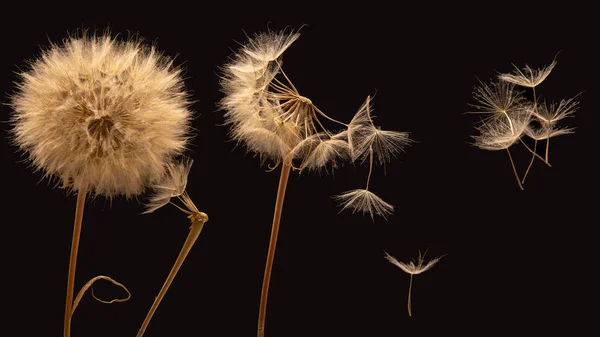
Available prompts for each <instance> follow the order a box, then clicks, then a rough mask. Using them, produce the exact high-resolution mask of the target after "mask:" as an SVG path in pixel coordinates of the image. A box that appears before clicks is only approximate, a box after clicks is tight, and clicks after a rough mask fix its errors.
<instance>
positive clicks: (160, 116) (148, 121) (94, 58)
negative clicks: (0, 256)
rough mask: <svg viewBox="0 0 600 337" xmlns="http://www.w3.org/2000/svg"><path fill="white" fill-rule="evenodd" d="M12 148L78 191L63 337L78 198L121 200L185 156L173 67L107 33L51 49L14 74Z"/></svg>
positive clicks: (179, 88)
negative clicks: (16, 74) (175, 157)
mask: <svg viewBox="0 0 600 337" xmlns="http://www.w3.org/2000/svg"><path fill="white" fill-rule="evenodd" d="M17 89H18V90H17V92H16V93H15V94H14V95H13V96H12V107H13V110H14V114H13V115H12V117H11V122H12V124H13V126H14V128H13V130H12V133H13V137H14V143H15V144H16V145H18V146H19V148H20V149H21V150H22V151H24V152H25V153H27V154H28V156H29V159H30V160H31V162H32V164H33V166H34V167H35V168H36V169H37V170H41V171H43V173H44V175H45V176H46V177H56V178H58V179H59V180H60V181H62V183H63V186H65V187H67V188H69V189H70V190H72V191H75V192H77V195H78V197H77V209H76V212H75V226H74V231H73V243H72V248H71V258H70V267H69V277H68V285H67V300H66V302H67V303H66V310H65V336H67V337H68V336H69V335H70V317H71V311H72V305H73V284H74V277H75V262H76V258H77V250H78V245H79V235H80V231H81V222H82V218H83V208H84V204H85V196H86V194H94V195H103V196H106V197H108V198H112V197H115V196H117V195H125V196H126V197H130V196H134V195H138V194H140V193H142V192H143V191H144V189H145V187H146V186H147V185H148V184H151V183H153V182H155V181H156V180H157V179H159V178H160V177H161V176H162V175H163V172H164V169H165V166H166V163H168V162H169V161H170V160H171V159H172V157H173V156H175V155H177V154H179V153H181V152H182V151H183V150H184V147H185V145H186V142H187V139H188V132H189V121H190V115H191V113H190V111H189V110H188V107H189V101H188V100H187V97H188V95H187V94H186V92H185V91H184V87H183V81H182V79H181V76H180V71H179V70H178V69H175V68H174V67H173V66H172V63H171V61H170V59H168V58H167V57H165V56H162V55H161V54H160V53H159V52H157V51H156V50H155V49H154V48H149V47H146V46H144V45H143V44H142V42H141V41H139V40H133V39H129V40H124V41H118V40H117V39H115V38H113V37H110V36H109V35H108V34H106V35H102V36H89V35H87V34H85V33H84V34H83V35H82V36H81V37H69V38H67V39H65V40H64V41H63V43H62V44H61V45H57V44H52V45H51V46H50V48H48V49H46V50H44V51H43V52H42V55H41V56H40V57H39V58H38V59H36V60H34V61H32V62H31V63H30V69H29V70H28V71H25V72H23V73H21V74H20V82H19V83H17Z"/></svg>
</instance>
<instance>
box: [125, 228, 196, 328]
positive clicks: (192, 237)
mask: <svg viewBox="0 0 600 337" xmlns="http://www.w3.org/2000/svg"><path fill="white" fill-rule="evenodd" d="M204 223H205V219H198V220H196V221H194V222H192V227H191V229H190V233H189V234H188V236H187V238H186V239H185V243H184V244H183V247H182V248H181V251H180V252H179V256H177V260H175V264H174V265H173V268H172V269H171V272H170V273H169V276H168V277H167V280H166V281H165V283H164V284H163V286H162V288H161V289H160V292H159V293H158V296H156V298H155V299H154V303H153V304H152V307H151V308H150V311H148V314H147V315H146V319H144V323H142V327H141V328H140V330H139V331H138V334H137V337H142V336H143V335H144V332H146V328H147V327H148V324H150V320H151V319H152V316H154V312H156V309H157V308H158V306H159V305H160V302H161V301H162V299H163V297H165V294H166V293H167V290H168V289H169V287H170V286H171V283H172V282H173V280H174V279H175V275H177V272H178V271H179V268H181V265H182V264H183V261H185V258H186V257H187V255H188V253H189V252H190V250H191V249H192V247H193V246H194V243H195V242H196V239H198V236H199V235H200V232H201V231H202V228H203V227H204Z"/></svg>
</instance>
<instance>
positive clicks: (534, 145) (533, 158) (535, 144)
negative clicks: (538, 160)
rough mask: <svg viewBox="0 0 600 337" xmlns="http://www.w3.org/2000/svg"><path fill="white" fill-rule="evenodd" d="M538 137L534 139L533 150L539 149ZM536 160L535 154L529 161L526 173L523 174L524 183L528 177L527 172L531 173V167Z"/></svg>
mask: <svg viewBox="0 0 600 337" xmlns="http://www.w3.org/2000/svg"><path fill="white" fill-rule="evenodd" d="M537 142H538V141H537V139H534V143H533V152H536V151H537ZM534 160H535V155H532V156H531V161H530V162H529V166H527V171H525V175H524V176H523V181H522V183H523V184H525V178H527V174H528V173H529V169H531V165H533V161H534Z"/></svg>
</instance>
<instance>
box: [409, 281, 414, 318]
mask: <svg viewBox="0 0 600 337" xmlns="http://www.w3.org/2000/svg"><path fill="white" fill-rule="evenodd" d="M412 279H413V274H410V284H409V286H408V316H412V309H411V304H410V293H411V292H412Z"/></svg>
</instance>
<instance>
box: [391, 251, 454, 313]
mask: <svg viewBox="0 0 600 337" xmlns="http://www.w3.org/2000/svg"><path fill="white" fill-rule="evenodd" d="M384 253H385V254H386V256H385V258H386V259H387V260H388V261H390V263H392V264H393V265H395V266H396V267H398V268H400V269H402V271H403V272H405V273H407V274H410V285H409V286H408V316H412V309H411V300H410V296H411V291H412V279H413V275H419V274H422V273H424V272H426V271H428V270H429V269H431V268H432V267H433V266H434V265H435V264H436V263H438V262H439V261H440V259H441V258H442V257H444V256H445V255H442V256H440V257H436V258H434V259H431V260H430V261H428V262H427V263H425V254H423V255H421V252H420V251H419V258H418V259H417V262H416V264H415V262H414V261H410V262H408V263H404V262H400V261H398V260H396V258H394V257H393V256H391V255H390V254H388V253H387V252H385V251H384Z"/></svg>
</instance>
